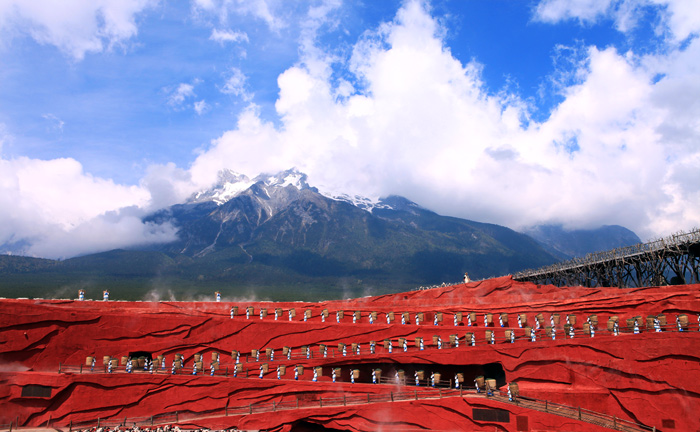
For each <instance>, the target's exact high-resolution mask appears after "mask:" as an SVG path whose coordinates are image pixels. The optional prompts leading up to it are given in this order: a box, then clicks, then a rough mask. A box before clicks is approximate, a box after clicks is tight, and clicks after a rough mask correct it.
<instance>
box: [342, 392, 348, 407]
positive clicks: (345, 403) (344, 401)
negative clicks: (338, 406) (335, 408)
mask: <svg viewBox="0 0 700 432" xmlns="http://www.w3.org/2000/svg"><path fill="white" fill-rule="evenodd" d="M346 405H347V401H346V400H345V394H343V406H346Z"/></svg>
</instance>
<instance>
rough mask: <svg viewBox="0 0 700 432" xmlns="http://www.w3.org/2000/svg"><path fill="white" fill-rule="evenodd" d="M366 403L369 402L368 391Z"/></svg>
mask: <svg viewBox="0 0 700 432" xmlns="http://www.w3.org/2000/svg"><path fill="white" fill-rule="evenodd" d="M367 403H369V393H367Z"/></svg>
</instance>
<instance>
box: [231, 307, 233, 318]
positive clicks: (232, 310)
mask: <svg viewBox="0 0 700 432" xmlns="http://www.w3.org/2000/svg"><path fill="white" fill-rule="evenodd" d="M233 314H234V309H233V306H231V319H233Z"/></svg>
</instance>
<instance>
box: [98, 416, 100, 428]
mask: <svg viewBox="0 0 700 432" xmlns="http://www.w3.org/2000/svg"><path fill="white" fill-rule="evenodd" d="M97 428H98V429H99V428H100V418H99V417H97Z"/></svg>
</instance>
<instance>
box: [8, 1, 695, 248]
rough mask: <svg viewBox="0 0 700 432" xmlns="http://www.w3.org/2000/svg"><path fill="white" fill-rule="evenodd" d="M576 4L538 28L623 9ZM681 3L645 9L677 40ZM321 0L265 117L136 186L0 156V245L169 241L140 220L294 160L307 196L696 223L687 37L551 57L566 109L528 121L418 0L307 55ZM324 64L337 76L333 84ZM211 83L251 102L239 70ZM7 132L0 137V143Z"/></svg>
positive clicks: (256, 114) (682, 29) (184, 91)
mask: <svg viewBox="0 0 700 432" xmlns="http://www.w3.org/2000/svg"><path fill="white" fill-rule="evenodd" d="M232 4H233V5H234V6H236V5H238V3H235V4H234V3H232ZM543 4H551V5H558V6H561V3H558V2H556V1H549V2H545V3H543ZM577 4H578V5H579V9H578V10H577V12H575V13H574V12H571V11H573V10H574V9H573V6H571V7H570V8H569V9H563V10H559V11H557V10H554V9H551V11H550V12H549V13H550V16H551V17H552V19H551V21H552V22H555V21H556V20H557V19H564V18H565V17H566V16H568V15H566V14H567V13H568V14H569V15H570V17H580V19H582V20H592V19H598V18H596V17H598V16H599V15H600V14H603V13H609V9H610V8H611V7H613V6H614V7H613V9H614V10H620V4H618V3H617V2H616V3H614V5H613V2H610V3H608V6H609V5H613V6H610V7H608V6H606V7H605V8H603V9H600V8H599V9H596V8H595V7H594V6H592V5H591V3H590V2H589V3H586V2H578V3H577ZM226 5H228V3H225V2H223V1H216V0H212V1H211V2H209V3H208V4H207V3H206V2H204V1H203V0H202V1H198V2H197V5H196V7H199V8H202V9H206V8H216V7H223V6H226ZM681 5H682V3H678V2H673V3H670V2H669V3H668V4H667V7H666V8H665V9H663V11H662V12H659V13H663V14H664V17H665V18H664V20H666V21H664V22H668V23H671V24H669V26H670V27H672V28H674V29H675V30H674V34H676V35H677V37H676V39H678V40H682V39H683V37H682V35H683V34H689V32H691V33H692V32H693V31H694V30H692V29H694V28H697V23H698V20H697V19H695V18H693V16H694V15H693V13H692V12H688V14H687V16H686V17H684V19H683V20H680V19H679V21H680V22H679V23H678V24H673V23H674V19H675V18H674V16H675V14H677V13H680V12H676V11H680V10H682V7H681ZM326 6H327V7H326V8H325V9H314V8H311V9H310V10H309V17H307V21H306V22H305V24H304V25H302V27H303V28H304V29H305V30H304V34H303V35H302V37H301V39H300V45H301V47H302V48H301V49H300V51H301V54H302V55H301V59H300V62H299V63H298V64H296V65H294V66H292V67H290V68H288V69H287V70H286V71H284V72H283V73H282V74H280V76H279V77H278V85H279V96H278V99H277V101H276V104H275V109H276V112H277V114H278V116H279V124H278V125H275V124H274V123H272V122H269V121H265V120H263V118H262V116H261V114H260V108H259V107H258V106H256V105H255V104H252V103H249V105H248V107H247V108H246V109H245V110H244V111H243V112H242V113H241V114H240V115H239V117H238V120H237V124H236V125H235V127H233V128H232V129H231V130H229V131H226V132H224V133H223V134H222V135H221V136H220V137H219V138H217V139H215V140H214V141H213V142H212V143H211V145H210V146H209V147H208V148H206V149H204V150H202V151H201V153H200V154H199V155H198V156H197V158H196V159H195V160H194V162H193V163H192V164H191V166H189V167H188V168H183V167H177V166H175V165H174V164H164V165H153V166H151V167H149V168H148V171H147V174H146V176H145V177H144V178H143V179H142V181H141V184H140V185H138V186H123V185H118V184H114V183H113V182H111V181H109V180H104V179H99V178H95V177H93V176H90V175H89V174H86V173H84V172H83V170H82V166H81V165H80V164H79V163H78V162H76V161H75V160H72V159H56V160H51V161H39V160H34V159H27V158H19V159H13V160H3V159H0V208H2V209H9V210H3V211H2V212H0V244H4V243H7V242H10V243H15V244H22V242H24V243H26V244H28V245H29V246H28V247H27V249H26V250H27V251H29V252H30V253H34V254H37V255H42V256H50V257H57V256H68V255H71V254H76V253H86V252H92V251H97V250H104V249H107V248H111V247H124V246H128V245H129V244H142V243H146V242H159V241H167V240H168V239H172V238H173V236H174V235H175V234H174V229H173V228H172V227H171V226H169V225H163V226H151V225H148V224H144V223H142V222H141V221H140V219H139V217H140V216H141V215H143V214H146V213H147V212H149V211H152V210H155V209H158V208H162V207H165V206H169V205H172V204H175V203H178V202H182V201H183V200H185V199H186V198H187V197H188V196H190V195H191V194H192V193H193V192H195V191H198V190H201V189H203V188H205V187H208V186H209V185H211V184H212V183H213V182H215V181H216V179H217V172H218V171H219V170H220V169H223V168H233V169H235V170H236V171H240V172H243V173H244V174H247V175H249V176H255V175H257V174H259V173H261V172H276V171H279V170H283V169H287V168H289V167H292V166H296V167H298V168H299V169H301V170H302V171H304V172H306V173H307V174H309V181H310V183H311V184H313V185H315V186H318V187H319V188H321V189H331V190H336V191H343V192H347V193H350V194H353V193H359V194H362V195H370V196H379V195H387V194H400V195H404V196H406V197H408V198H410V199H413V200H414V201H417V202H418V203H420V204H422V205H424V206H426V207H428V208H431V209H433V210H435V211H438V212H439V213H442V214H447V215H454V216H459V217H464V218H469V219H473V220H480V221H485V222H493V223H500V224H504V225H507V226H510V227H514V228H518V227H523V226H528V225H532V224H537V223H563V224H565V225H567V226H570V227H586V226H588V227H590V226H596V225H600V224H615V223H616V224H621V225H624V226H627V227H629V228H631V229H633V230H635V231H636V232H637V233H638V234H640V236H642V237H643V238H648V237H650V236H660V235H666V234H669V233H671V232H675V231H678V230H681V229H689V228H691V227H693V226H698V225H700V187H698V184H700V178H699V177H698V176H699V175H700V170H698V166H700V146H698V144H697V143H698V142H700V122H698V120H697V119H700V103H698V101H700V79H698V78H699V77H700V38H694V39H692V40H689V41H688V42H687V43H685V44H684V46H683V48H682V49H679V48H678V47H677V45H678V44H676V43H675V41H674V40H671V41H669V47H668V49H667V50H662V51H663V52H661V53H655V54H646V55H644V56H640V55H638V54H636V53H634V52H618V51H617V50H615V49H613V48H605V49H602V48H595V47H576V49H572V50H569V49H565V48H563V49H560V51H559V52H560V54H561V56H560V57H561V58H560V60H562V59H563V60H566V61H565V62H564V63H562V65H563V66H562V67H563V68H565V69H567V70H568V72H567V73H566V74H558V75H556V76H555V77H553V79H554V80H555V81H556V82H557V85H558V86H557V87H556V88H557V91H558V92H559V93H560V95H561V96H562V98H563V101H562V102H561V103H560V104H559V105H558V106H556V107H555V108H554V109H553V111H552V113H551V115H550V116H549V118H547V119H546V120H543V121H539V122H538V121H534V120H532V118H533V116H532V112H531V111H530V109H531V108H530V107H529V106H528V104H527V103H525V102H524V101H522V100H520V98H519V97H518V95H517V94H512V93H508V92H507V91H502V92H499V93H497V94H493V93H491V92H489V91H488V89H486V88H485V85H484V83H483V82H482V79H481V70H482V66H481V65H480V64H478V63H477V62H475V61H472V62H469V63H466V64H463V63H461V62H460V61H458V60H457V59H455V58H454V57H453V56H452V54H451V52H450V50H449V49H448V48H447V47H446V46H445V43H444V34H445V29H443V28H442V27H441V26H440V25H439V22H438V21H437V20H436V19H434V18H433V17H431V16H430V13H429V11H428V10H426V7H425V6H424V5H423V4H422V3H419V2H410V1H409V2H407V3H406V4H405V5H404V6H403V7H402V8H401V9H400V10H399V12H398V14H397V17H396V19H395V21H393V22H390V23H385V24H382V25H381V26H379V28H378V29H376V30H375V31H373V32H367V33H365V34H364V35H363V37H362V39H361V40H360V41H359V42H358V43H357V44H356V45H355V46H354V47H353V52H352V57H351V58H350V59H345V58H342V57H339V56H336V55H334V54H333V53H328V52H326V51H324V49H322V48H320V47H319V46H318V45H319V43H318V40H317V39H318V38H317V32H319V28H320V27H319V26H321V25H323V24H322V22H324V20H326V17H328V19H329V20H330V21H332V20H333V17H332V16H331V15H332V11H333V10H335V9H334V7H335V6H334V4H333V3H328V4H327V5H326ZM586 6H588V7H590V8H593V9H590V10H589V9H586ZM229 7H232V6H226V8H227V9H226V10H228V8H229ZM550 7H554V6H550ZM615 8H616V9H615ZM567 11H569V12H567ZM601 11H602V12H601ZM657 12H658V11H657ZM319 17H321V18H319ZM556 17H559V18H556ZM584 17H585V19H584ZM630 25H631V24H630ZM670 27H669V28H670ZM333 68H337V69H340V70H342V71H343V72H344V73H347V78H348V79H343V80H334V78H333V77H332V76H331V75H332V74H331V70H332V69H333ZM198 82H199V81H198V80H195V81H193V82H190V83H181V84H179V85H178V86H177V87H175V88H171V89H167V90H168V97H169V100H170V101H171V104H172V105H173V106H175V107H182V106H187V107H189V104H190V103H192V106H193V108H194V109H195V111H196V112H197V113H198V114H201V113H203V112H205V111H206V109H207V107H208V105H207V104H206V102H205V101H204V99H201V100H198V101H197V100H196V99H198V98H197V95H196V93H195V87H196V85H197V84H198ZM220 90H221V91H222V92H225V93H228V94H232V95H235V96H239V97H241V98H242V99H243V100H245V101H248V102H250V100H251V98H252V96H251V94H250V93H249V90H248V88H247V78H246V76H245V74H244V73H243V72H242V71H241V70H240V69H237V68H233V69H230V73H229V74H227V76H226V77H225V84H224V85H223V86H222V87H221V88H220ZM523 119H530V120H529V121H523ZM4 136H6V135H4V134H3V133H2V130H1V129H0V145H2V140H3V139H5V138H3V137H4Z"/></svg>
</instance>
